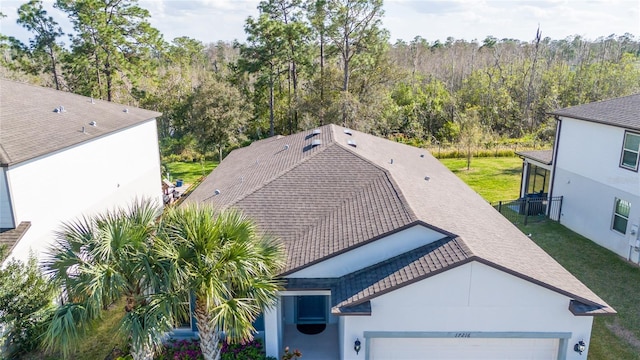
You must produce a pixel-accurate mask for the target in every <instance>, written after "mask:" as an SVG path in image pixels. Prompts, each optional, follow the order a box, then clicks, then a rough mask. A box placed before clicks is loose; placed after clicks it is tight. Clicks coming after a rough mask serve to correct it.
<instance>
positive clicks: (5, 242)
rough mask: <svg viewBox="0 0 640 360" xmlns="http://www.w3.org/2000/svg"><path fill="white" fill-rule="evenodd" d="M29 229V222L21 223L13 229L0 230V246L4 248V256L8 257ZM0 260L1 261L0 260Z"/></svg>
mask: <svg viewBox="0 0 640 360" xmlns="http://www.w3.org/2000/svg"><path fill="white" fill-rule="evenodd" d="M30 227H31V222H30V221H22V222H21V223H20V224H18V226H17V227H16V228H15V229H0V246H5V247H6V248H5V256H8V255H9V254H10V253H11V250H13V247H14V246H16V244H17V243H18V241H20V239H22V237H23V236H24V234H26V232H27V230H29V228H30ZM0 260H2V259H0Z"/></svg>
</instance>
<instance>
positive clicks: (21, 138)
mask: <svg viewBox="0 0 640 360" xmlns="http://www.w3.org/2000/svg"><path fill="white" fill-rule="evenodd" d="M60 106H62V107H63V108H64V110H63V111H62V112H56V111H55V109H56V108H57V109H58V110H59V108H60ZM125 109H127V112H125ZM159 115H161V114H160V113H158V112H155V111H149V110H143V109H139V108H135V107H129V106H125V105H119V104H115V103H111V102H108V101H102V100H93V101H92V99H91V98H89V97H85V96H80V95H75V94H72V93H69V92H64V91H57V90H55V89H51V88H45V87H39V86H34V85H29V84H24V83H18V82H14V81H9V80H6V79H0V166H8V165H14V164H17V163H20V162H23V161H26V160H30V159H33V158H36V157H39V156H42V155H46V154H49V153H52V152H55V151H58V150H61V149H65V148H68V147H70V146H74V145H77V144H80V143H83V142H86V141H90V140H93V139H95V138H98V137H101V136H103V135H106V134H109V133H113V132H116V131H119V130H122V129H126V128H128V127H131V126H134V125H137V124H140V123H143V122H146V121H149V120H152V119H154V118H156V117H158V116H159ZM92 121H95V123H96V126H91V125H90V123H91V122H92ZM82 127H84V128H85V132H84V133H83V132H82Z"/></svg>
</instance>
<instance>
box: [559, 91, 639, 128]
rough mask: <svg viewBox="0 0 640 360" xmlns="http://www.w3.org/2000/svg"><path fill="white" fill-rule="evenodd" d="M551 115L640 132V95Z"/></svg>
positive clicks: (570, 108) (560, 110)
mask: <svg viewBox="0 0 640 360" xmlns="http://www.w3.org/2000/svg"><path fill="white" fill-rule="evenodd" d="M549 114H551V115H556V116H564V117H570V118H573V119H578V120H586V121H593V122H597V123H601V124H607V125H612V126H618V127H623V128H627V129H633V130H640V94H634V95H629V96H624V97H620V98H615V99H610V100H604V101H598V102H593V103H589V104H584V105H577V106H572V107H568V108H565V109H559V110H555V111H552V112H550V113H549Z"/></svg>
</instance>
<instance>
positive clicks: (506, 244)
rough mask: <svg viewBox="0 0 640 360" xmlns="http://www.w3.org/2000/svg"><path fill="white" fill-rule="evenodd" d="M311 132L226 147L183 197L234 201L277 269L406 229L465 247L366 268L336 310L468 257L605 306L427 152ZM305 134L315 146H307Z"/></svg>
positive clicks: (327, 130)
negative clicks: (281, 248)
mask: <svg viewBox="0 0 640 360" xmlns="http://www.w3.org/2000/svg"><path fill="white" fill-rule="evenodd" d="M320 130H321V131H322V133H321V134H319V135H315V136H311V131H305V132H302V133H298V134H294V135H290V136H287V137H280V138H271V139H267V140H263V141H259V142H255V143H253V144H252V145H251V146H248V147H246V148H242V149H238V150H235V151H234V152H232V153H231V154H230V155H229V156H228V157H227V158H226V159H225V160H224V161H223V162H222V163H221V164H220V165H219V166H218V167H217V168H216V169H215V170H214V171H213V172H212V173H211V175H209V176H208V177H207V179H205V181H204V182H203V183H202V184H201V185H200V186H199V187H198V188H197V189H196V190H195V191H194V192H193V193H192V194H191V195H190V196H189V197H188V198H187V202H211V203H213V204H214V206H215V207H216V208H218V209H224V208H227V207H237V208H239V209H241V210H243V211H244V212H245V213H247V215H249V216H251V217H252V218H254V219H255V220H256V222H257V223H258V225H259V226H260V227H261V228H263V229H265V230H266V231H267V232H269V233H271V234H273V235H276V236H278V237H280V238H281V239H282V240H283V242H284V244H285V247H286V250H287V256H288V263H287V268H286V269H285V272H284V273H283V275H286V274H290V273H293V272H295V271H298V270H300V269H303V268H305V267H308V266H310V265H312V264H315V263H317V262H320V261H322V260H324V259H327V258H329V257H332V256H335V255H338V254H340V253H342V252H345V251H348V250H351V249H353V248H356V247H358V246H362V245H364V244H366V243H368V242H370V241H375V240H376V239H378V238H380V237H384V236H386V235H388V234H390V233H393V232H394V231H396V230H398V229H401V228H406V227H409V226H411V225H424V226H427V227H429V228H431V229H434V230H436V231H439V232H441V233H442V234H443V237H446V236H450V237H451V238H452V239H455V240H450V241H449V242H447V243H446V244H441V246H449V245H452V244H457V245H456V246H459V247H460V248H461V249H464V251H463V254H464V256H459V254H458V253H456V252H450V251H442V249H444V248H442V249H440V248H436V249H431V248H430V247H429V246H428V245H427V246H426V247H424V248H421V249H422V250H420V251H426V252H423V253H420V252H418V253H413V251H412V252H409V253H407V254H405V255H406V256H408V257H412V256H413V257H415V256H422V255H424V257H421V258H420V260H419V261H418V260H416V261H418V262H415V263H414V262H411V263H405V265H404V266H402V267H399V268H397V269H395V270H393V269H394V266H396V267H397V266H399V265H398V263H397V262H390V263H385V265H382V264H377V265H374V266H373V267H371V268H369V270H368V271H372V272H373V273H372V274H371V276H373V279H378V280H376V282H375V283H371V284H370V286H368V287H364V286H363V285H362V284H360V285H357V286H350V287H349V289H351V291H347V292H346V293H348V295H349V296H346V295H345V296H342V297H343V299H342V300H341V301H345V303H344V304H343V305H341V306H342V307H345V308H346V307H348V306H349V305H357V304H360V303H362V302H363V301H367V300H368V299H370V298H372V297H374V296H378V295H379V294H382V293H384V292H386V291H390V290H393V289H395V288H398V287H400V286H404V285H406V284H409V283H411V282H412V281H415V279H420V278H422V277H425V276H428V274H432V273H434V272H437V271H444V270H446V269H447V268H450V267H453V266H457V265H459V264H461V263H463V262H466V261H469V259H473V260H475V261H480V262H482V263H484V264H486V265H489V266H492V267H494V268H496V269H499V270H502V271H505V272H508V273H510V274H512V275H514V276H517V277H520V278H522V279H524V280H527V281H530V282H533V283H536V284H538V285H540V286H543V287H546V288H548V289H551V290H553V291H556V292H559V293H561V294H564V295H566V296H568V297H570V298H572V299H574V300H577V301H579V302H580V303H582V304H586V305H590V306H594V307H597V308H600V309H602V310H603V311H602V312H606V313H611V312H614V311H613V309H611V308H610V307H609V306H608V305H607V304H606V303H605V302H604V301H603V300H602V299H600V298H599V297H598V296H597V295H596V294H594V293H593V292H592V291H591V290H589V289H588V288H587V287H586V286H585V285H584V284H582V283H581V282H580V281H579V280H577V279H576V278H575V277H574V276H573V275H571V274H570V273H569V272H568V271H566V270H565V269H564V268H563V267H562V266H560V264H558V263H557V262H556V261H555V260H553V258H551V257H550V256H549V255H548V254H546V253H545V252H544V251H543V250H542V249H540V248H539V247H538V246H537V245H536V244H535V243H533V242H532V241H531V239H529V238H528V237H527V236H525V235H524V234H522V232H520V230H518V229H517V228H516V227H515V226H514V225H513V224H511V223H510V222H509V221H508V220H507V219H505V218H504V217H503V216H502V215H500V214H499V213H498V212H497V211H495V210H494V209H493V208H492V207H491V206H490V205H489V204H488V203H487V202H486V201H485V200H484V199H482V198H481V197H480V196H479V195H478V194H476V193H475V192H474V191H473V190H471V189H470V188H469V187H468V186H467V185H466V184H464V183H463V182H462V181H461V180H460V179H459V178H458V177H457V176H455V175H454V174H453V173H452V172H450V171H449V170H448V169H447V168H446V167H445V166H444V165H442V164H441V163H440V162H439V161H438V160H437V159H435V158H434V157H432V156H431V155H430V154H429V153H428V152H427V151H426V150H424V149H418V148H414V147H411V146H407V145H403V144H399V143H396V142H392V141H389V140H386V139H382V138H379V137H375V136H372V135H368V134H364V133H360V132H357V131H351V133H352V135H348V134H346V133H345V132H344V128H341V127H338V126H335V125H326V126H323V127H321V128H320ZM313 139H321V140H322V145H320V146H317V147H313V148H311V147H310V144H311V141H312V140H313ZM349 140H352V141H355V142H356V143H357V146H356V147H354V146H351V145H349V144H348V141H349ZM285 145H288V147H287V148H286V149H285ZM216 189H218V190H219V191H220V194H218V195H215V190H216ZM427 249H430V250H428V251H427ZM414 251H417V250H414ZM394 261H399V260H398V259H396V260H394ZM405 261H406V259H405ZM392 270H393V271H392ZM354 289H360V290H358V291H355V290H354Z"/></svg>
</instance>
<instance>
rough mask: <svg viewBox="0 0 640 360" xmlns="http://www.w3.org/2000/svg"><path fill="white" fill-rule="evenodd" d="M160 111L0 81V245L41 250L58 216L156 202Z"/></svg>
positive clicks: (17, 254)
mask: <svg viewBox="0 0 640 360" xmlns="http://www.w3.org/2000/svg"><path fill="white" fill-rule="evenodd" d="M159 115H160V114H159V113H157V112H154V111H148V110H143V109H138V108H134V107H129V106H125V105H120V104H115V103H111V102H107V101H102V100H96V99H92V98H89V97H85V96H80V95H75V94H72V93H69V92H64V91H56V90H54V89H50V88H43V87H38V86H33V85H28V84H23V83H18V82H13V81H9V80H4V79H0V244H1V245H5V246H6V251H7V252H8V253H7V254H5V255H6V256H7V257H14V258H17V259H20V260H25V259H27V257H28V256H29V253H34V254H35V255H36V256H39V255H41V254H42V251H43V250H45V249H46V248H47V247H48V246H49V245H50V244H51V243H52V242H53V240H54V232H55V231H56V230H57V229H59V228H60V225H61V222H62V221H68V220H72V219H75V218H78V217H80V216H82V215H90V214H92V213H96V212H102V211H104V210H106V209H113V208H115V207H123V206H127V205H129V204H131V202H132V201H133V200H134V199H135V198H136V197H137V198H139V199H140V198H151V199H154V200H156V201H157V202H158V204H162V190H161V181H160V176H161V175H160V174H161V171H160V156H159V151H158V136H157V129H156V120H155V118H156V117H157V116H159Z"/></svg>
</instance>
